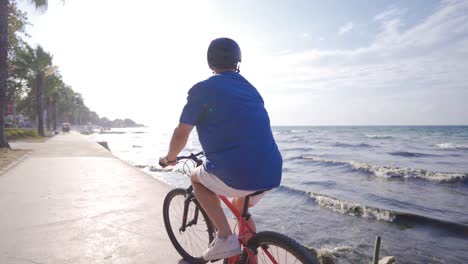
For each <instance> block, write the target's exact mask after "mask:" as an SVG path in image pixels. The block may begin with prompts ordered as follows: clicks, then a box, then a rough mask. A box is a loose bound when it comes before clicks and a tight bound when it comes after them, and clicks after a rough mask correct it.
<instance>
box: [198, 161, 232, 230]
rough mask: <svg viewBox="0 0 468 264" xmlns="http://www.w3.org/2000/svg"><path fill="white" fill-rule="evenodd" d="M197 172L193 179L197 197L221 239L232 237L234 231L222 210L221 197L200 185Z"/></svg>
mask: <svg viewBox="0 0 468 264" xmlns="http://www.w3.org/2000/svg"><path fill="white" fill-rule="evenodd" d="M197 171H198V170H193V172H192V177H191V180H192V186H193V190H194V192H195V196H196V197H197V200H198V201H199V202H200V204H201V206H202V207H203V209H204V210H205V212H206V213H207V214H208V216H209V217H210V219H211V221H212V222H213V224H214V225H215V227H216V229H217V230H218V236H219V237H220V238H226V237H228V236H230V235H232V231H231V227H230V226H229V223H228V221H227V218H226V215H225V214H224V211H223V209H222V208H221V203H220V201H219V197H218V195H216V194H215V193H214V192H212V191H210V190H209V189H208V188H206V187H205V186H204V185H203V184H201V183H200V181H199V179H198V176H197Z"/></svg>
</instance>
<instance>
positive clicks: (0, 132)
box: [0, 0, 47, 148]
mask: <svg viewBox="0 0 468 264" xmlns="http://www.w3.org/2000/svg"><path fill="white" fill-rule="evenodd" d="M30 2H31V3H32V4H33V5H35V6H36V8H41V7H47V0H30ZM9 6H10V0H0V148H9V147H10V146H9V145H8V142H7V140H6V137H5V120H4V114H5V105H6V101H5V99H6V89H7V79H8V35H9V32H8V31H9V30H8V17H9Z"/></svg>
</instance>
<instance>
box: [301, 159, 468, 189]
mask: <svg viewBox="0 0 468 264" xmlns="http://www.w3.org/2000/svg"><path fill="white" fill-rule="evenodd" d="M302 158H303V159H309V160H313V161H317V162H324V163H328V164H334V165H344V164H347V165H350V166H351V167H352V168H353V169H354V170H360V171H365V172H368V173H371V174H373V175H374V176H377V177H383V178H402V179H411V178H419V179H424V180H428V181H431V182H438V183H457V182H465V181H468V173H451V172H433V171H429V170H424V169H413V168H399V167H390V166H383V165H375V164H368V163H365V162H358V161H337V160H330V159H324V158H322V157H316V156H302Z"/></svg>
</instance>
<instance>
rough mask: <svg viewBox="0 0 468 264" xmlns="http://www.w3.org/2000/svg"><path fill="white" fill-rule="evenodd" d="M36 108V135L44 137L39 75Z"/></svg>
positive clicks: (39, 76)
mask: <svg viewBox="0 0 468 264" xmlns="http://www.w3.org/2000/svg"><path fill="white" fill-rule="evenodd" d="M0 1H1V0H0ZM36 82H37V83H36V87H37V89H36V106H37V133H38V134H39V135H40V136H42V137H45V133H44V111H43V107H42V93H43V91H44V76H42V75H41V74H39V75H38V76H37V77H36Z"/></svg>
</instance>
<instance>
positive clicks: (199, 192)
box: [159, 38, 283, 260]
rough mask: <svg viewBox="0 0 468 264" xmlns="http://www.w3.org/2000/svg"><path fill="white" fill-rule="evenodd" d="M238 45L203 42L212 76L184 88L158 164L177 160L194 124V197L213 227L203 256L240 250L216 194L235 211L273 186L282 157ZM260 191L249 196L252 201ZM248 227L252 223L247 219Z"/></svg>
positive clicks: (220, 255) (223, 40) (209, 257)
mask: <svg viewBox="0 0 468 264" xmlns="http://www.w3.org/2000/svg"><path fill="white" fill-rule="evenodd" d="M240 62H241V50H240V48H239V45H238V44H237V43H236V42H235V41H234V40H232V39H229V38H218V39H215V40H213V41H212V42H211V44H210V45H209V47H208V65H209V67H210V69H211V70H212V71H213V73H214V75H213V76H211V77H210V78H208V79H207V80H204V81H201V82H199V83H197V84H195V85H194V86H193V87H192V88H191V89H190V90H189V92H188V98H187V104H186V105H185V107H184V109H183V111H182V115H181V116H180V123H179V125H178V126H177V127H176V128H175V130H174V133H173V135H172V138H171V142H170V147H169V151H168V153H167V155H166V156H165V157H163V158H161V159H160V160H159V163H160V164H161V166H163V167H165V166H168V165H175V164H176V157H177V155H178V154H179V153H180V152H181V151H182V149H183V148H184V147H185V145H186V143H187V140H188V137H189V135H190V132H191V131H192V129H193V127H194V126H196V127H197V132H198V137H199V140H200V143H201V146H202V148H203V151H204V153H205V157H206V159H205V161H204V163H203V166H200V167H197V168H196V169H194V170H193V171H192V177H191V181H192V184H193V188H194V191H195V196H196V197H197V199H198V201H199V202H200V204H201V206H202V207H203V209H205V211H206V212H207V214H208V216H209V217H210V219H211V220H212V221H213V223H214V225H215V226H216V229H217V235H216V238H215V239H214V240H213V242H212V243H211V245H210V246H209V248H208V249H207V250H206V251H205V252H204V253H203V258H204V259H205V260H214V259H222V258H227V257H230V256H233V255H236V254H239V253H240V252H241V248H240V243H239V241H238V238H237V236H236V235H235V234H233V233H232V231H231V229H230V227H229V224H228V221H227V219H226V216H225V215H224V212H223V210H222V208H221V205H220V200H219V198H218V194H219V195H224V196H227V197H233V200H232V203H233V205H234V206H235V207H236V208H237V210H238V211H239V212H240V211H241V210H242V208H243V204H244V197H245V196H246V195H249V194H252V193H254V192H256V191H259V190H270V189H272V188H276V187H278V186H279V185H280V182H281V171H282V164H283V160H282V157H281V154H280V152H279V150H278V147H277V145H276V142H275V140H274V138H273V134H272V132H271V127H270V119H269V117H268V113H267V111H266V110H265V107H264V102H263V99H262V97H261V96H260V94H259V93H258V91H257V89H255V87H254V86H252V85H251V84H250V83H249V82H248V81H247V80H246V79H245V78H244V77H242V76H241V75H240V74H239V63H240ZM264 194H265V193H262V194H260V195H256V196H253V197H252V198H251V200H250V203H249V207H252V206H254V205H255V204H256V203H257V202H258V201H259V200H260V198H261V197H262V196H263V195H264ZM249 223H250V225H251V227H252V228H254V229H255V222H254V221H253V219H252V217H251V218H250V219H249Z"/></svg>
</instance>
